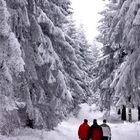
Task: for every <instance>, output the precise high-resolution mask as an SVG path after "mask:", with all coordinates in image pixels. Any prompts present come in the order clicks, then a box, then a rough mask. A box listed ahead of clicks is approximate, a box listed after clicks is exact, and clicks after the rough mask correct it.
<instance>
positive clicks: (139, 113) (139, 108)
mask: <svg viewBox="0 0 140 140" xmlns="http://www.w3.org/2000/svg"><path fill="white" fill-rule="evenodd" d="M138 121H140V106H138Z"/></svg>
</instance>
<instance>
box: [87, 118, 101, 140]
mask: <svg viewBox="0 0 140 140" xmlns="http://www.w3.org/2000/svg"><path fill="white" fill-rule="evenodd" d="M102 138H103V130H102V127H101V126H99V125H98V123H97V120H96V119H94V120H93V125H92V126H91V127H90V128H89V132H88V140H102Z"/></svg>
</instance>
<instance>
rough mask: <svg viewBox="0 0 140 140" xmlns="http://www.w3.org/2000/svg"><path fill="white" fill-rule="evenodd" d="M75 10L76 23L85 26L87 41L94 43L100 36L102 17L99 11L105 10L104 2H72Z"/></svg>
mask: <svg viewBox="0 0 140 140" xmlns="http://www.w3.org/2000/svg"><path fill="white" fill-rule="evenodd" d="M71 2H72V8H73V9H74V20H76V23H77V24H78V25H79V24H83V25H84V28H85V31H86V35H87V39H88V40H89V41H90V42H92V41H93V40H94V38H95V37H96V36H97V35H98V33H99V32H98V31H97V29H96V28H97V25H98V21H99V19H100V18H101V16H100V15H99V14H98V12H99V11H101V10H103V8H104V1H103V0H71Z"/></svg>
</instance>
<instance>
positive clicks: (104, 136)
mask: <svg viewBox="0 0 140 140" xmlns="http://www.w3.org/2000/svg"><path fill="white" fill-rule="evenodd" d="M78 136H79V139H81V140H111V129H110V127H109V126H108V125H107V124H106V120H103V124H102V125H98V123H97V120H96V119H94V120H93V125H92V126H91V127H90V126H89V125H88V120H87V119H84V123H83V124H81V125H80V127H79V129H78Z"/></svg>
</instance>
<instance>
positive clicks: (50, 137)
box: [0, 104, 140, 140]
mask: <svg viewBox="0 0 140 140" xmlns="http://www.w3.org/2000/svg"><path fill="white" fill-rule="evenodd" d="M81 107H82V109H81V111H80V113H79V115H78V117H77V118H74V117H71V118H70V119H68V120H66V121H63V122H62V123H61V124H59V125H58V127H57V128H55V130H53V131H50V132H46V131H44V130H43V131H39V130H34V129H24V130H22V131H21V130H20V132H19V133H18V134H17V135H16V136H15V137H10V138H5V137H0V140H79V139H78V136H77V130H78V127H79V125H80V124H81V123H82V122H83V119H84V118H86V119H88V120H89V125H91V124H92V120H93V119H94V118H96V119H98V123H99V124H101V121H102V113H100V112H98V111H96V107H95V106H92V107H89V106H88V105H86V104H83V105H81ZM109 125H110V126H111V130H112V140H122V139H123V140H132V139H133V140H140V122H137V123H128V122H125V123H120V122H119V123H110V124H109Z"/></svg>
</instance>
